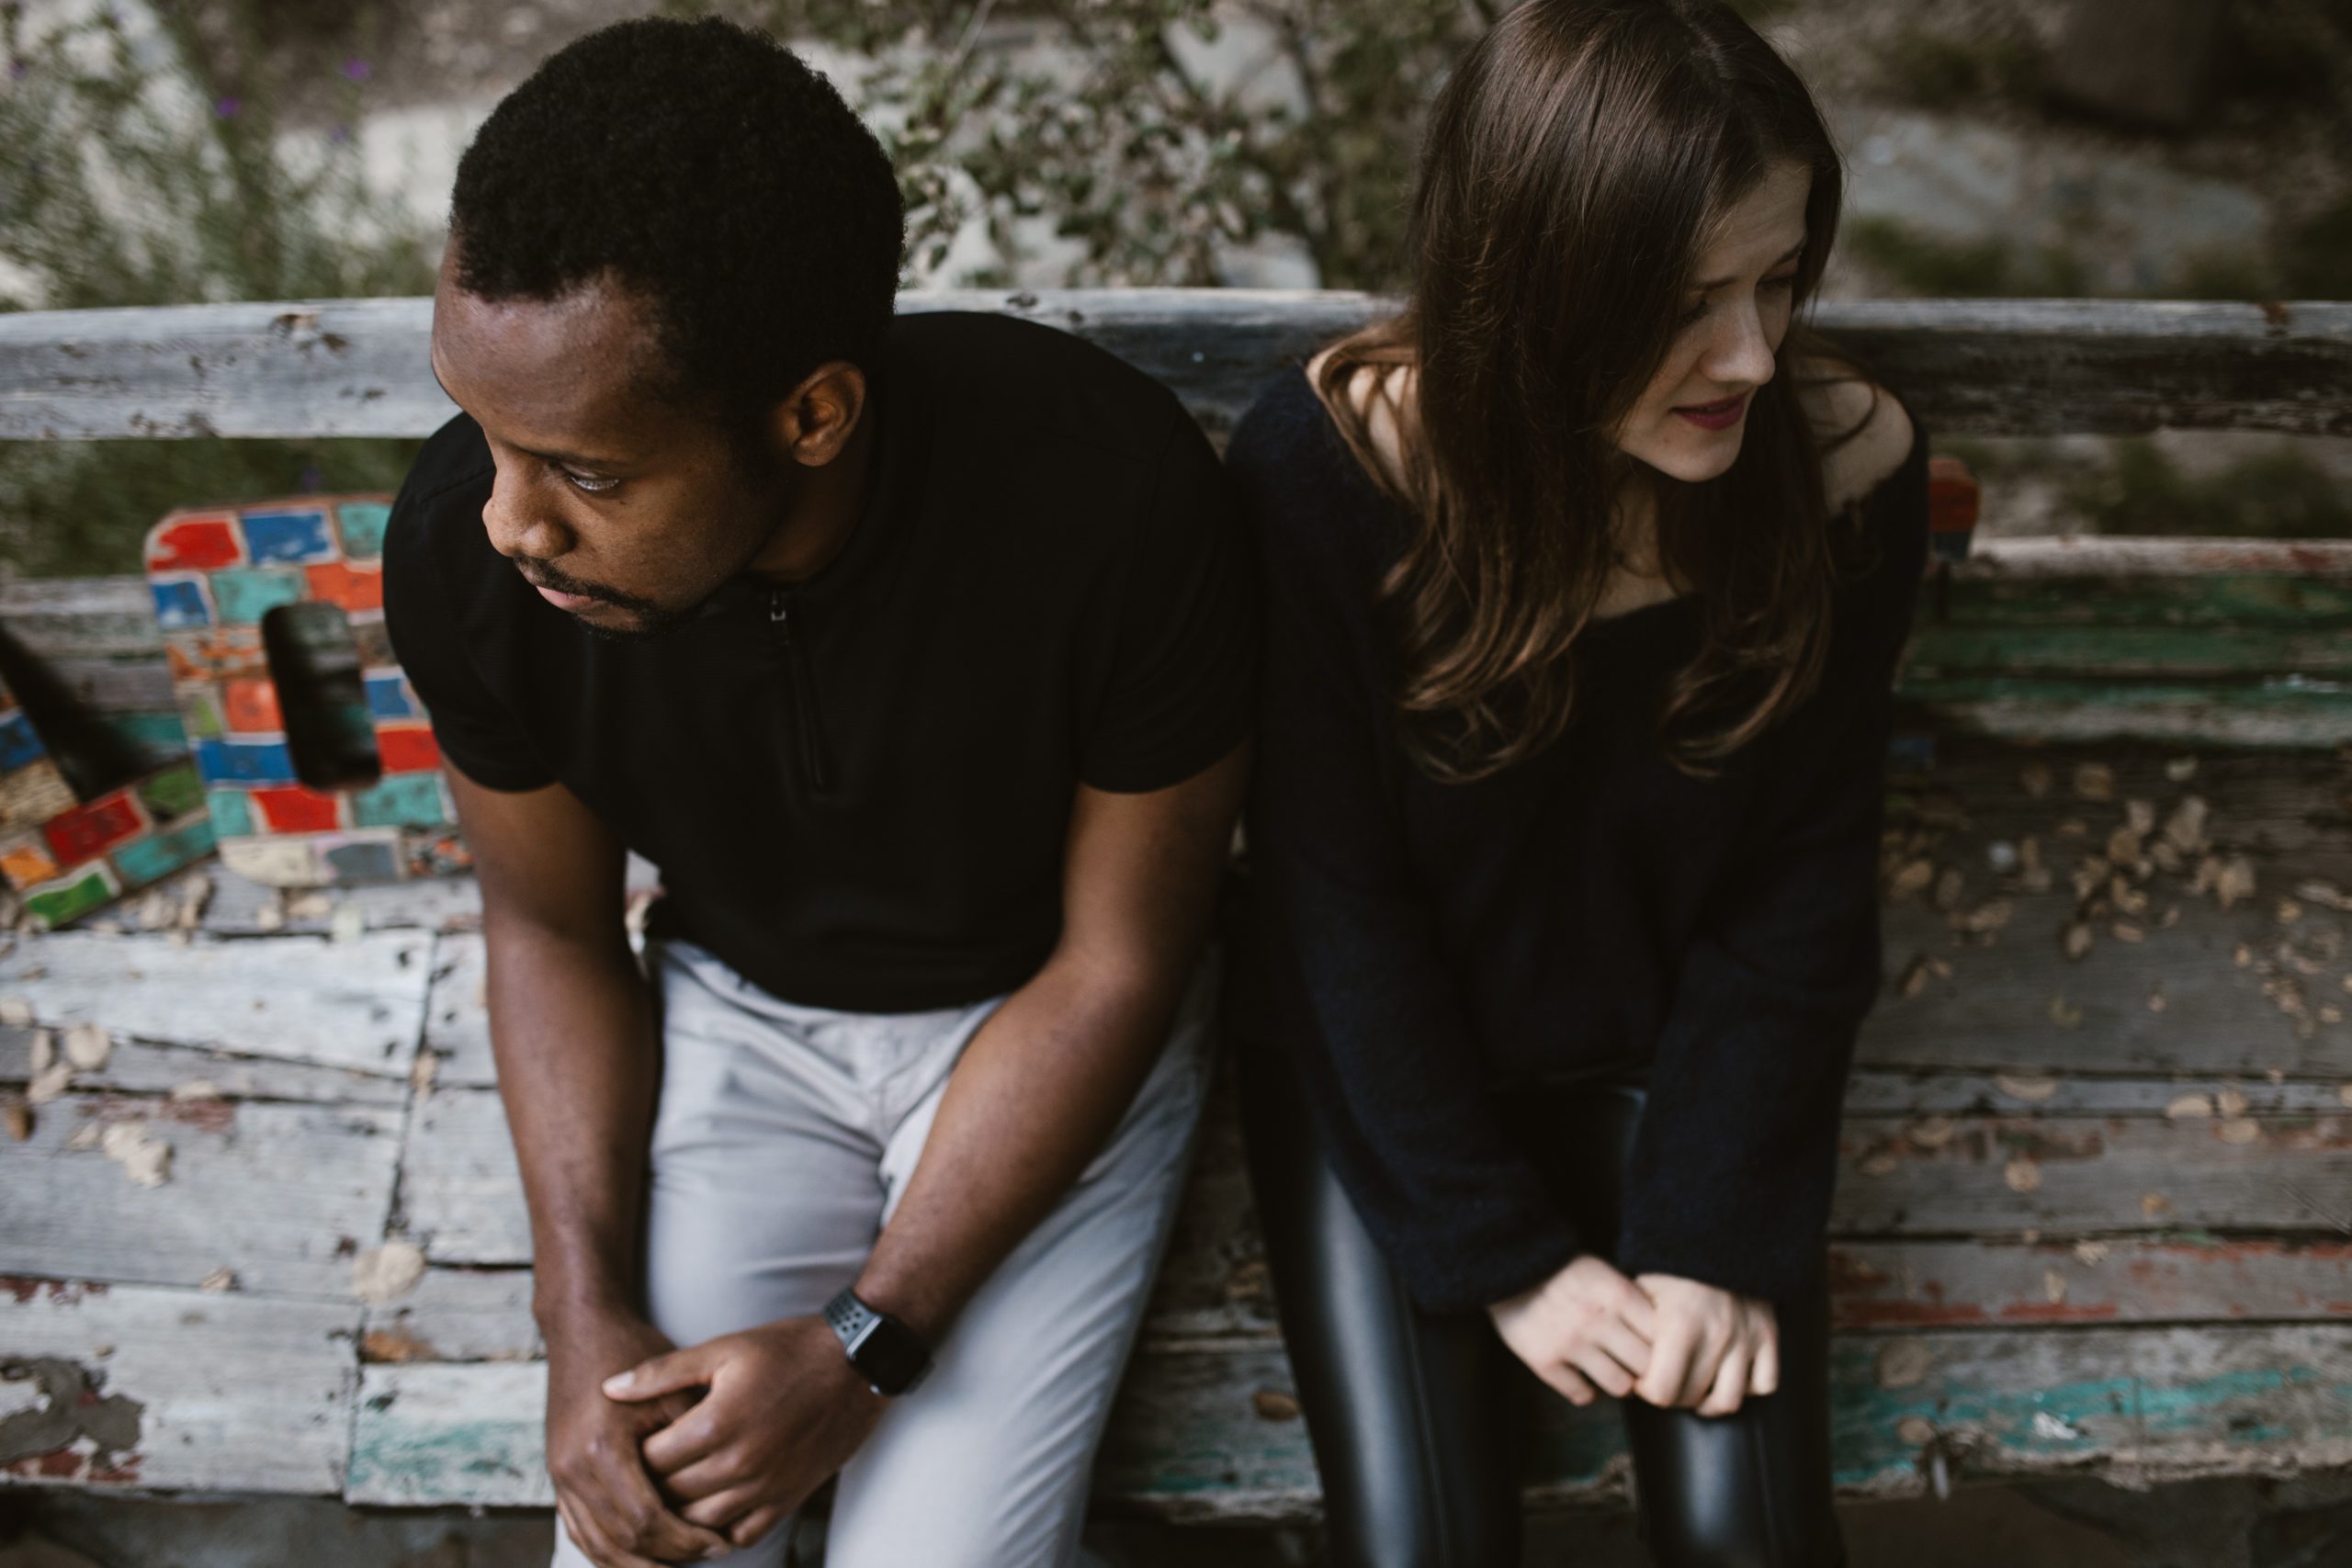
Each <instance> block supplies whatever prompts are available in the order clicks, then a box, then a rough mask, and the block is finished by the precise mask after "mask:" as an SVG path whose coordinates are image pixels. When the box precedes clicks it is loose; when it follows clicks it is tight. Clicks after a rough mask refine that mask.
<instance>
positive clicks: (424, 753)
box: [376, 724, 441, 773]
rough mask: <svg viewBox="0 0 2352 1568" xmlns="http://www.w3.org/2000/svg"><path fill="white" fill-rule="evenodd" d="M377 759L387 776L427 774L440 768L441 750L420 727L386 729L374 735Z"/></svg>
mask: <svg viewBox="0 0 2352 1568" xmlns="http://www.w3.org/2000/svg"><path fill="white" fill-rule="evenodd" d="M376 755H377V756H378V757H379V758H380V759H381V760H382V761H383V764H384V772H386V773H430V772H432V771H433V770H434V769H435V768H437V767H439V766H440V765H441V748H440V747H439V746H437V745H435V743H434V739H433V731H432V730H431V729H429V728H425V727H424V725H421V724H410V725H386V726H383V727H381V728H379V729H378V730H377V731H376Z"/></svg>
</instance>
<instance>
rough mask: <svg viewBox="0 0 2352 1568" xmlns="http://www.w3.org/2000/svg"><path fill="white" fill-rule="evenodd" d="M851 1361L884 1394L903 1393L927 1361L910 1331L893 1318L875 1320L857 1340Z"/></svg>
mask: <svg viewBox="0 0 2352 1568" xmlns="http://www.w3.org/2000/svg"><path fill="white" fill-rule="evenodd" d="M850 1359H851V1360H852V1361H853V1362H854V1364H855V1365H856V1367H857V1370H858V1371H861V1372H864V1373H865V1381H866V1382H870V1383H872V1384H873V1385H874V1386H875V1387H876V1388H878V1389H880V1390H881V1391H882V1392H883V1393H905V1392H906V1391H907V1390H908V1389H910V1388H911V1387H913V1386H914V1383H915V1381H916V1380H917V1379H918V1378H920V1377H921V1376H922V1372H923V1369H924V1367H925V1365H926V1364H927V1363H928V1361H929V1359H930V1358H929V1357H928V1356H927V1355H926V1354H925V1353H924V1350H923V1348H922V1341H921V1340H919V1339H917V1338H916V1337H915V1336H914V1334H913V1332H912V1331H911V1330H910V1329H909V1328H908V1327H907V1326H906V1325H904V1324H901V1323H899V1321H898V1320H897V1319H895V1318H888V1317H884V1318H877V1319H876V1321H875V1324H874V1326H873V1327H871V1328H869V1329H867V1330H866V1332H865V1337H864V1338H862V1339H860V1340H859V1341H858V1346H857V1351H856V1354H854V1355H853V1356H852V1357H851V1358H850Z"/></svg>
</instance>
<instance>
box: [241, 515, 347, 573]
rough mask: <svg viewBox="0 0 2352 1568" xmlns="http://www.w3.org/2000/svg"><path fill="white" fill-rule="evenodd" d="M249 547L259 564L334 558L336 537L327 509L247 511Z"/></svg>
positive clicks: (246, 523)
mask: <svg viewBox="0 0 2352 1568" xmlns="http://www.w3.org/2000/svg"><path fill="white" fill-rule="evenodd" d="M243 519H244V525H245V551H246V553H247V554H248V555H250V556H251V557H252V558H253V562H254V565H255V566H260V565H262V564H263V563H265V562H278V561H313V560H333V559H334V558H335V547H334V536H332V535H330V534H329V533H328V532H327V514H326V513H325V511H324V510H314V511H308V512H248V513H244V514H243Z"/></svg>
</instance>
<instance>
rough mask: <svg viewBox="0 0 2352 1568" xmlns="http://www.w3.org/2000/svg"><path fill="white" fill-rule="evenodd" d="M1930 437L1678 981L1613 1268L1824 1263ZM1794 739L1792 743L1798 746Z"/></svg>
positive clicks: (1877, 967)
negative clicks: (1805, 719) (1802, 744)
mask: <svg viewBox="0 0 2352 1568" xmlns="http://www.w3.org/2000/svg"><path fill="white" fill-rule="evenodd" d="M1926 448H1927V439H1926V434H1925V433H1924V432H1923V431H1922V432H1917V434H1915V439H1914V441H1913V444H1912V448H1911V452H1910V455H1909V456H1908V457H1906V458H1905V461H1904V463H1903V466H1902V467H1901V468H1898V469H1897V470H1896V471H1895V472H1894V474H1893V475H1892V476H1890V477H1889V478H1888V479H1886V480H1885V481H1883V483H1882V484H1881V485H1880V486H1879V488H1878V489H1877V490H1876V491H1873V492H1872V495H1871V501H1870V503H1869V508H1868V512H1869V517H1870V522H1871V534H1872V535H1873V536H1874V537H1875V538H1877V539H1878V540H1879V541H1880V548H1881V550H1882V552H1883V553H1882V556H1881V558H1880V561H1879V563H1878V564H1877V566H1876V567H1875V569H1874V570H1872V571H1871V573H1870V574H1869V577H1868V578H1867V579H1866V580H1865V581H1863V582H1862V583H1861V584H1860V589H1861V592H1860V594H1859V595H1858V600H1859V602H1860V604H1863V605H1864V606H1865V608H1866V609H1867V611H1868V612H1869V613H1868V614H1867V615H1866V616H1865V617H1864V619H1863V633H1864V635H1862V636H1861V637H1858V638H1856V639H1854V641H1853V642H1852V643H1851V644H1849V649H1850V650H1849V651H1846V652H1844V653H1843V655H1842V657H1843V659H1844V660H1846V662H1845V664H1844V666H1843V668H1841V669H1838V670H1836V671H1835V672H1834V673H1833V675H1832V677H1831V683H1830V684H1829V685H1828V686H1827V687H1826V689H1825V690H1824V691H1823V692H1822V693H1821V694H1820V695H1821V696H1822V697H1825V698H1826V699H1828V700H1829V701H1831V702H1833V703H1836V704H1838V712H1837V715H1836V717H1835V719H1834V721H1833V723H1832V725H1831V728H1830V729H1829V731H1828V734H1829V736H1830V739H1829V742H1828V744H1826V745H1824V746H1822V747H1821V748H1820V749H1819V750H1815V751H1811V752H1810V753H1809V754H1808V755H1807V758H1806V763H1805V766H1804V768H1803V769H1801V770H1799V771H1797V772H1795V773H1792V775H1791V776H1789V777H1787V778H1786V779H1784V780H1783V781H1782V783H1781V786H1780V787H1779V788H1778V789H1777V790H1776V791H1775V793H1774V794H1773V795H1772V797H1771V798H1772V800H1773V802H1774V804H1773V806H1772V807H1771V810H1770V814H1769V815H1767V816H1765V817H1763V818H1760V819H1759V820H1758V821H1757V822H1756V823H1754V824H1753V830H1754V836H1753V837H1752V839H1751V840H1750V841H1751V842H1752V843H1754V844H1755V845H1756V846H1757V848H1756V850H1755V851H1754V852H1751V853H1750V854H1749V855H1747V857H1746V858H1745V859H1744V860H1743V861H1742V862H1741V863H1739V864H1738V866H1737V868H1736V871H1735V872H1733V873H1732V874H1729V875H1727V876H1726V878H1725V879H1724V883H1723V884H1722V886H1720V887H1719V888H1718V889H1717V891H1716V893H1715V894H1714V896H1713V897H1712V899H1711V900H1710V903H1709V905H1708V908H1707V911H1706V913H1705V915H1704V916H1703V918H1702V923H1701V928H1700V930H1699V932H1698V935H1697V937H1696V939H1695V940H1694V942H1692V943H1691V947H1690V948H1689V949H1688V950H1687V952H1686V953H1685V955H1684V957H1683V961H1682V964H1681V966H1680V968H1679V971H1678V974H1677V978H1676V982H1675V987H1674V993H1673V997H1672V999H1671V1001H1670V1003H1669V1006H1668V1015H1667V1021H1666V1025H1665V1029H1664V1031H1663V1032H1662V1034H1661V1036H1660V1038H1659V1041H1658V1044H1657V1053H1656V1056H1655V1058H1654V1061H1653V1063H1652V1066H1651V1076H1650V1086H1649V1097H1648V1101H1647V1104H1646V1106H1645V1110H1644V1112H1643V1116H1642V1122H1641V1126H1640V1129H1639V1131H1638V1132H1637V1134H1635V1138H1634V1153H1633V1162H1632V1166H1631V1168H1630V1169H1629V1170H1628V1172H1627V1176H1626V1186H1625V1196H1624V1208H1623V1231H1622V1235H1621V1245H1620V1247H1619V1251H1618V1263H1619V1266H1620V1267H1621V1268H1623V1270H1624V1271H1625V1272H1626V1273H1627V1274H1629V1275H1634V1274H1642V1273H1660V1274H1674V1275H1679V1276H1681V1277H1683V1278H1685V1279H1691V1280H1702V1281H1704V1282H1706V1283H1708V1284H1711V1285H1715V1286H1717V1287H1720V1288H1722V1289H1724V1290H1730V1291H1735V1292H1739V1293H1740V1294H1743V1295H1752V1296H1759V1297H1763V1298H1766V1299H1768V1300H1770V1299H1776V1298H1781V1297H1786V1296H1789V1295H1792V1294H1794V1293H1796V1292H1798V1291H1799V1290H1800V1289H1801V1288H1803V1287H1804V1284H1805V1283H1806V1282H1807V1280H1809V1279H1810V1278H1811V1277H1812V1274H1813V1273H1814V1271H1815V1270H1816V1269H1818V1268H1819V1267H1820V1265H1821V1261H1822V1259H1821V1247H1822V1243H1823V1238H1824V1236H1825V1235H1826V1231H1827V1228H1828V1217H1829V1201H1830V1195H1831V1192H1832V1190H1833V1189H1834V1187H1835V1185H1836V1179H1837V1164H1838V1121H1839V1112H1840V1110H1841V1108H1842V1105H1843V1102H1844V1099H1845V1090H1846V1077H1847V1073H1848V1070H1849V1067H1850V1066H1851V1064H1852V1060H1853V1053H1854V1044H1855V1035H1856V1033H1857V1032H1858V1030H1859V1029H1860V1024H1861V1021H1862V1020H1863V1018H1864V1017H1865V1016H1867V1014H1868V1013H1869V1012H1870V1010H1871V1005H1872V1003H1873V1002H1874V1001H1875V1000H1876V998H1877V996H1878V991H1879V986H1880V981H1881V976H1882V972H1883V958H1882V947H1881V938H1880V929H1879V895H1878V855H1879V841H1880V832H1881V826H1882V822H1883V815H1884V789H1885V761H1886V748H1887V741H1888V738H1889V731H1890V728H1891V723H1892V716H1893V709H1894V697H1893V691H1892V685H1893V678H1894V664H1895V660H1896V659H1897V657H1898V656H1899V654H1900V653H1901V651H1902V648H1903V644H1904V641H1905V638H1906V637H1907V636H1908V634H1909V630H1910V625H1911V618H1912V606H1913V604H1914V603H1915V601H1916V599H1917V585H1918V581H1919V575H1920V572H1921V570H1922V569H1923V567H1924V564H1925V559H1926V552H1927V507H1928V502H1927V457H1926ZM1791 750H1794V749H1793V748H1792V749H1791Z"/></svg>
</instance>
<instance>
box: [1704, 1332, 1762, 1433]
mask: <svg viewBox="0 0 2352 1568" xmlns="http://www.w3.org/2000/svg"><path fill="white" fill-rule="evenodd" d="M1749 1361H1750V1356H1749V1354H1748V1348H1747V1346H1746V1345H1743V1344H1741V1343H1739V1342H1738V1341H1736V1340H1735V1341H1734V1342H1733V1343H1732V1345H1731V1347H1730V1348H1728V1349H1726V1350H1725V1351H1724V1359H1723V1364H1722V1366H1720V1367H1719V1368H1717V1369H1716V1371H1715V1381H1714V1382H1712V1383H1710V1384H1709V1385H1708V1387H1707V1393H1706V1397H1705V1398H1703V1399H1702V1400H1700V1401H1699V1414H1700V1415H1702V1416H1729V1415H1731V1414H1732V1413H1733V1412H1734V1411H1736V1410H1737V1409H1738V1408H1739V1402H1740V1400H1741V1399H1742V1398H1744V1397H1745V1396H1746V1395H1747V1369H1748V1365H1749Z"/></svg>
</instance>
